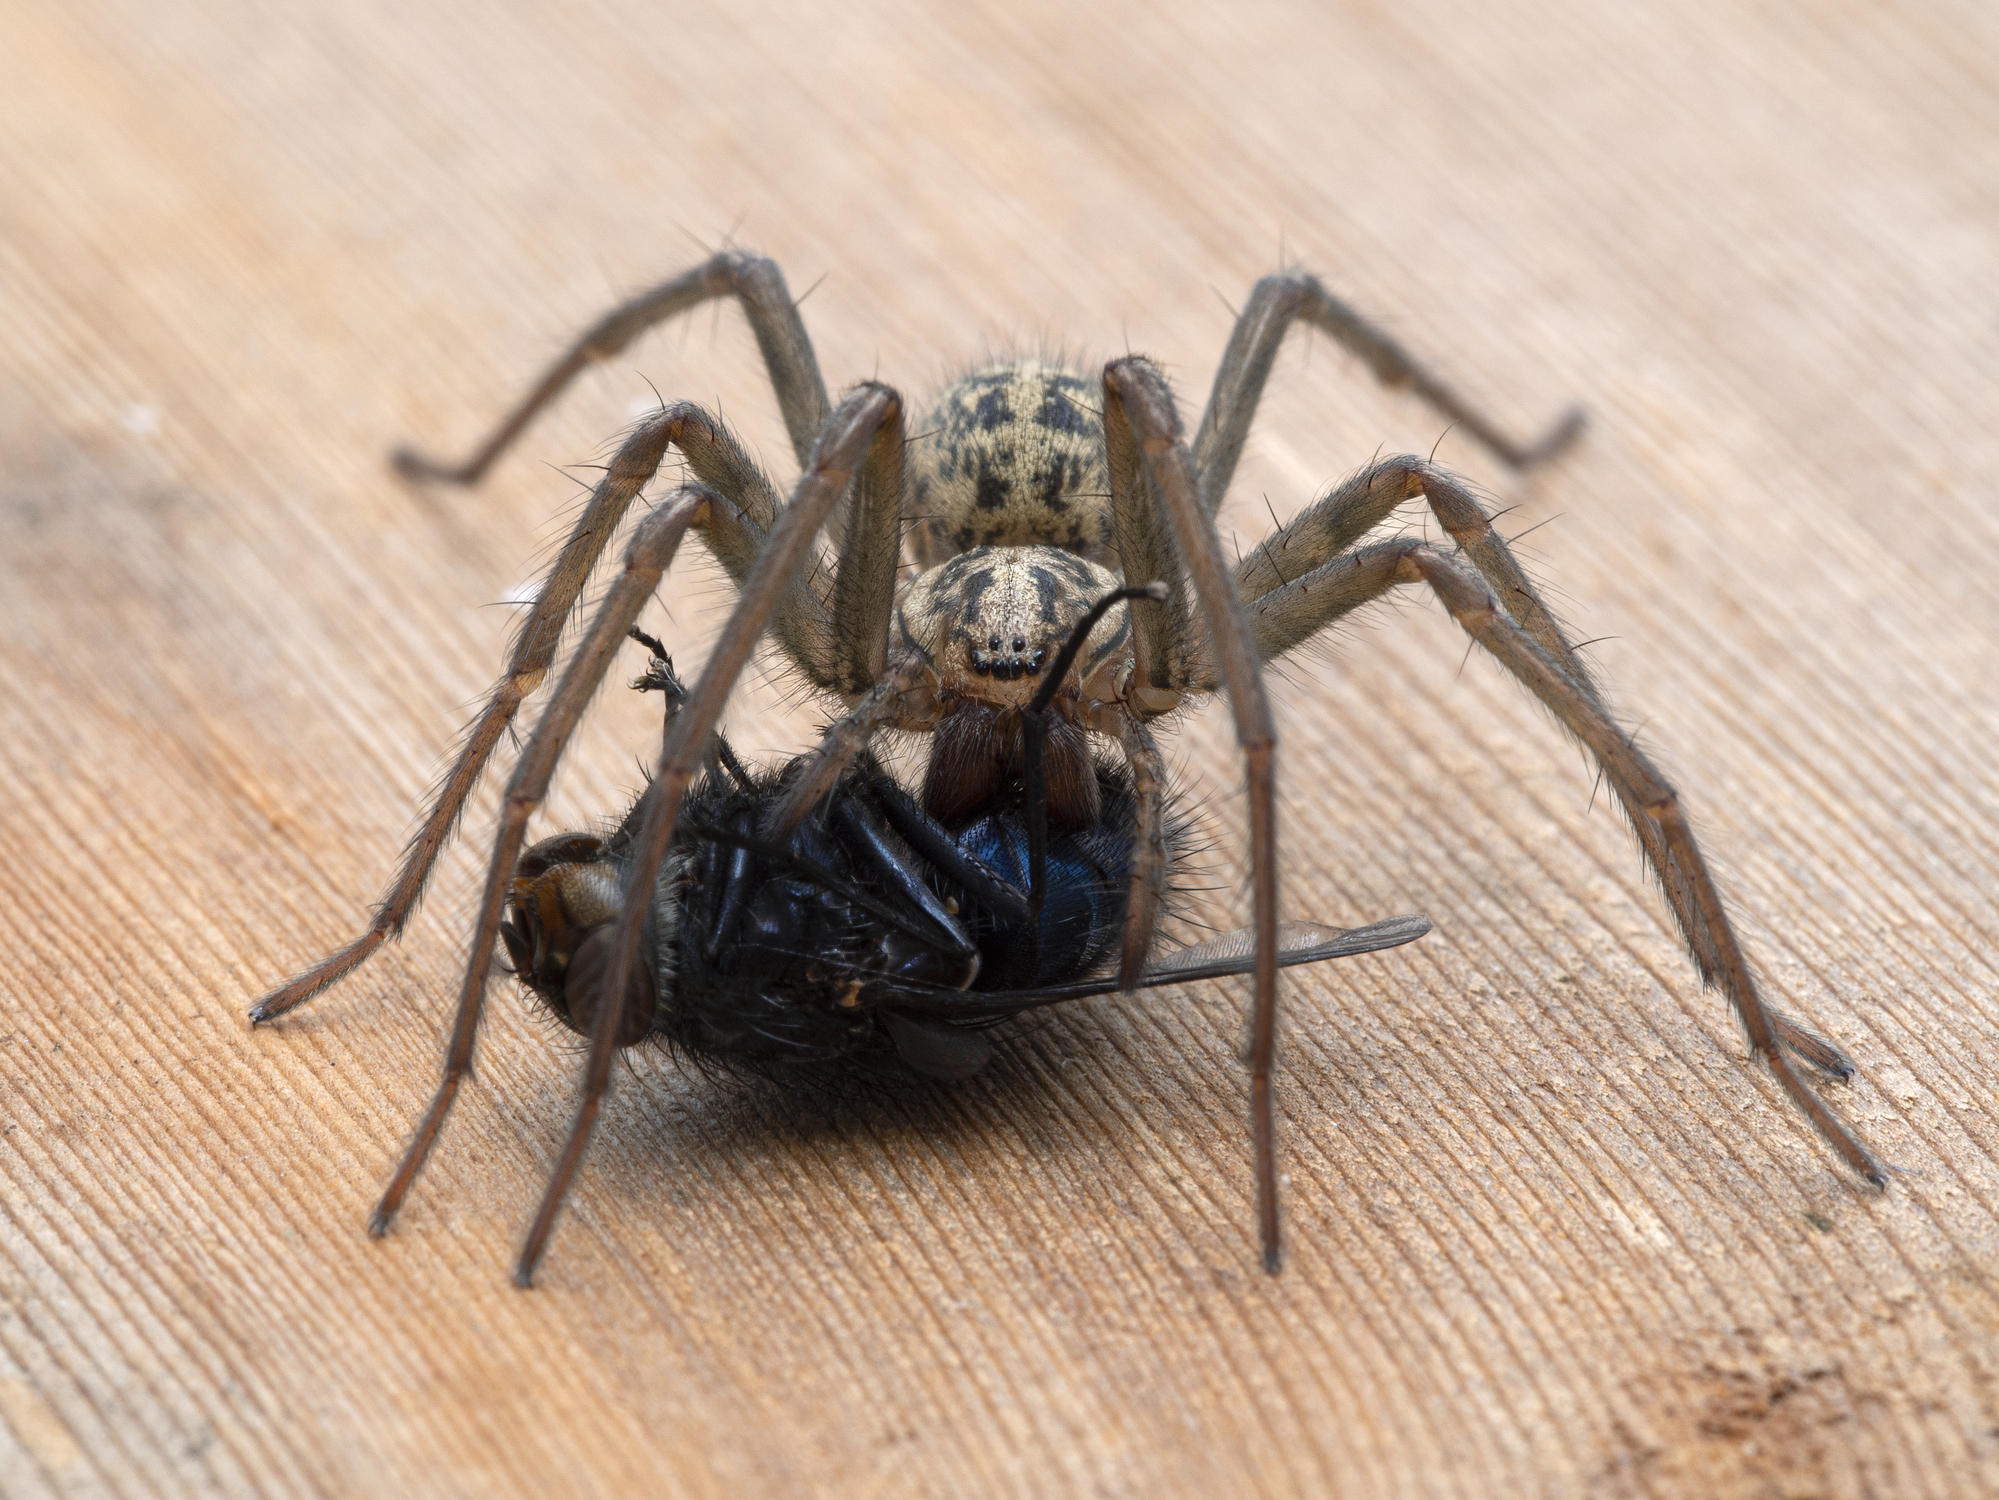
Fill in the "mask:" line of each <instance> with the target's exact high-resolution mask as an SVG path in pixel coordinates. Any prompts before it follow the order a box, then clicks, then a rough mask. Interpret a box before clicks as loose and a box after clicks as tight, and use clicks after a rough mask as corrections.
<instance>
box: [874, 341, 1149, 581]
mask: <svg viewBox="0 0 1999 1500" xmlns="http://www.w3.org/2000/svg"><path fill="white" fill-rule="evenodd" d="M1102 406H1103V391H1102V388H1101V386H1099V385H1097V384H1095V383H1093V382H1091V381H1089V380H1087V379H1085V378H1084V377H1083V376H1081V375H1078V374H1076V373H1074V372H1073V371H1070V370H1064V369H1061V368H1059V367H1057V366H1054V365H1045V364H1042V363H1040V362H1039V361H1036V360H1025V361H1022V362H1020V363H1018V364H1010V365H997V366H994V367H993V368H991V369H985V370H979V371H976V372H974V373H973V374H970V375H967V376H965V377H964V378H963V379H961V380H959V381H957V382H955V383H954V384H952V385H950V386H949V387H947V388H946V389H945V391H944V393H943V394H942V395H941V396H939V397H938V398H937V403H936V405H935V406H933V407H932V408H931V410H930V413H929V415H928V417H927V419H926V420H925V421H924V423H923V424H922V426H921V427H920V428H919V429H918V431H919V432H920V433H921V434H922V436H920V437H919V438H917V439H916V440H914V441H913V442H911V444H910V447H909V490H908V495H909V513H908V517H907V519H908V521H909V523H910V532H909V535H910V546H911V549H912V550H913V551H914V553H915V555H916V558H917V561H918V562H920V563H921V564H923V565H924V566H925V567H934V566H935V565H936V564H938V563H941V562H943V561H945V560H946V559H947V558H949V557H951V556H953V555H954V554H956V553H960V552H965V551H969V550H970V549H971V548H973V547H1028V546H1043V547H1060V548H1061V549H1062V550H1063V551H1065V552H1075V553H1080V554H1081V555H1083V556H1084V557H1088V558H1092V559H1094V560H1096V561H1098V562H1103V561H1107V560H1109V558H1110V557H1111V556H1112V555H1113V549H1112V535H1111V517H1110V509H1109V494H1110V481H1109V479H1108V477H1107V476H1106V473H1105V469H1104V424H1103V417H1102V414H1101V409H1102Z"/></svg>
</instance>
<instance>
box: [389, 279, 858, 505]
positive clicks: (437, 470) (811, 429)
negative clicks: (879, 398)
mask: <svg viewBox="0 0 1999 1500" xmlns="http://www.w3.org/2000/svg"><path fill="white" fill-rule="evenodd" d="M717 297H734V298H735V299H736V301H737V302H738V303H739V304H741V306H742V309H743V313H744V315H745V316H746V317H748V319H749V321H750V331H751V332H752V333H754V334H755V335H756V340H757V348H758V349H759V350H761V351H762V353H763V358H764V368H765V369H766V370H768V371H769V372H770V383H771V385H772V387H773V388H774V389H775V390H776V392H777V404H778V407H779V408H780V410H782V411H783V413H784V425H785V428H786V430H787V431H788V432H789V433H790V435H791V448H792V452H793V453H794V454H796V455H797V458H798V462H799V463H800V464H801V465H803V464H804V463H805V461H806V458H807V456H808V455H809V454H810V453H811V452H812V445H813V444H814V443H815V442H817V441H818V438H819V434H820V433H821V432H822V431H823V430H824V429H825V426H826V420H827V418H828V417H829V416H830V415H831V413H832V410H833V403H832V402H830V401H828V400H827V399H826V381H825V379H824V378H823V377H822V376H821V375H820V373H819V361H818V358H817V357H816V356H815V355H814V354H813V352H812V340H811V338H810V337H809V336H808V335H807V334H806V332H805V323H804V320H803V319H801V318H800V317H799V316H798V305H797V304H796V303H795V302H793V301H792V300H791V291H790V289H789V288H788V287H787V286H786V285H785V282H784V273H783V272H782V271H780V270H779V269H778V267H777V262H776V261H772V260H766V259H765V258H764V257H763V256H761V255H746V254H744V253H743V252H742V251H740V250H724V251H722V252H721V253H720V254H718V255H714V256H711V257H710V258H709V259H707V260H705V261H703V262H702V263H701V264H700V265H698V266H695V267H693V268H692V269H691V270H686V271H682V272H681V273H680V274H679V275H678V276H674V277H670V278H669V279H668V280H666V281H663V282H661V283H660V284H659V285H658V286H656V287H653V288H651V289H650V290H648V291H644V292H641V293H639V294H638V295H637V296H636V297H633V298H631V299H630V300H629V301H626V302H622V303H620V304H619V305H618V306H616V307H614V308H612V309H611V310H610V311H609V312H608V313H606V314H604V316H603V317H601V318H599V319H598V320H597V321H596V322H595V323H594V324H592V325H591V326H590V328H589V329H588V330H586V331H585V332H584V333H583V335H582V336H581V337H580V338H578V339H577V340H576V342H575V343H574V344H572V345H570V347H569V349H568V351H567V352H566V353H564V354H563V356H562V357H561V358H560V359H558V360H557V361H556V362H555V363H554V364H552V365H550V366H549V367H548V369H547V370H546V371H545V372H544V373H543V375H542V377H541V379H540V380H538V381H536V382H535V384H534V387H533V389H532V390H530V391H529V392H528V393H527V395H526V396H524V397H522V398H521V400H520V402H519V403H518V404H517V405H516V406H515V407H514V409H513V410H512V411H511V412H509V413H508V414H507V415H506V416H505V417H504V418H503V419H502V420H501V422H500V425H499V426H498V427H496V428H495V429H494V430H493V432H492V433H491V434H490V435H489V436H488V437H487V439H486V441H485V442H483V443H481V444H480V445H479V447H478V449H477V450H476V451H475V452H474V453H473V455H472V456H471V457H470V458H468V459H466V460H465V461H464V462H463V463H459V464H446V463H440V462H438V461H437V460H436V459H433V458H427V457H425V456H424V455H423V454H421V453H418V452H416V451H415V450H413V449H410V448H398V449H397V450H396V451H395V453H394V455H393V458H394V462H395V466H396V468H397V470H398V471H399V472H401V473H402V474H403V475H404V476H405V477H406V478H410V479H433V480H443V481H445V482H447V483H450V484H477V483H478V482H479V481H480V480H481V479H483V478H484V477H485V474H486V470H487V469H489V468H491V467H492V465H493V461H494V460H495V459H497V458H498V457H499V456H500V455H501V454H502V453H504V452H505V451H506V450H507V448H508V446H509V445H510V444H512V442H513V440H514V439H515V438H516V437H518V436H520V434H521V430H522V429H523V428H525V427H526V426H527V425H528V423H529V422H531V421H533V420H534V418H535V416H536V415H537V414H538V413H539V412H540V411H541V409H542V408H543V407H545V406H547V405H548V404H549V403H550V402H552V401H554V400H555V398H556V397H557V396H559V395H561V394H562V392H563V389H564V388H565V387H566V386H567V385H568V384H569V382H570V381H572V380H574V379H575V378H576V377H577V375H579V374H580V373H582V371H584V370H585V369H587V368H588V367H589V366H591V365H593V364H596V363H598V362H599V361H601V360H606V359H610V358H611V357H612V356H614V355H616V354H619V353H621V352H622V351H623V350H624V348H625V346H626V345H627V344H629V343H630V342H631V341H632V340H633V339H635V338H637V337H638V336H639V335H640V334H641V333H643V332H645V331H646V330H647V329H648V328H651V327H653V326H654V325H655V324H658V323H663V322H665V321H666V320H667V319H668V318H671V317H675V316H677V315H679V314H680V313H683V312H687V311H689V310H690V309H692V308H695V307H698V306H700V305H701V304H702V303H703V302H708V301H712V300H713V299H714V298H717Z"/></svg>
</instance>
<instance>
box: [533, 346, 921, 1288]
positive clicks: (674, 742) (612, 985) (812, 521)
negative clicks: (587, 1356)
mask: <svg viewBox="0 0 1999 1500" xmlns="http://www.w3.org/2000/svg"><path fill="white" fill-rule="evenodd" d="M902 447H903V421H902V400H901V398H900V397H899V396H897V395H896V393H895V392H894V391H892V390H890V389H889V388H888V387H887V386H884V385H879V384H875V383H872V382H870V383H867V384H863V385H861V386H859V387H857V388H856V389H855V390H854V391H853V392H852V394H850V395H849V396H848V397H847V398H846V400H844V401H843V402H841V404H840V406H839V408H838V409H837V410H836V411H835V412H834V413H833V415H832V417H831V418H830V419H829V420H828V422H827V424H826V430H825V432H824V433H823V434H822V435H821V437H820V439H819V441H818V443H817V445H816V446H815V447H814V448H813V450H812V456H811V460H810V461H809V462H808V463H807V465H806V467H805V473H804V474H803V475H802V476H800V478H799V481H798V485H797V488H796V489H794V490H793V492H792V497H791V502H790V503H789V504H788V505H786V506H785V508H784V510H783V512H782V513H781V514H780V515H779V516H778V518H777V524H776V525H775V526H773V527H772V528H771V530H770V533H769V535H768V536H767V537H766V538H765V540H764V544H763V546H762V548H761V550H760V551H759V552H758V554H757V558H756V562H755V564H754V566H752V567H751V568H750V569H749V571H748V574H747V576H745V577H744V578H743V580H742V596H741V597H740V598H739V599H738V600H737V601H736V607H735V610H734V611H733V612H732V613H731V614H730V616H729V620H728V623H727V625H726V626H724V627H723V630H722V634H721V636H720V637H719V638H718V639H717V641H716V643H715V647H714V650H713V651H712V652H711V653H710V654H709V657H708V661H707V663H706V665H705V666H703V668H702V671H701V678H700V681H699V682H697V683H696V684H695V686H694V690H693V692H691V693H690V694H689V695H688V697H687V701H686V703H685V704H683V705H682V706H681V708H680V710H679V712H677V713H676V714H675V715H674V716H673V720H672V722H671V723H670V724H668V726H667V730H666V741H665V745H664V747H663V748H662V750H661V752H660V760H659V769H658V772H657V774H656V775H655V776H654V778H653V788H652V793H651V805H650V806H649V807H648V809H647V811H646V816H645V820H644V822H643V823H642V824H641V825H640V829H639V834H638V838H637V840H636V842H635V844H634V846H633V850H632V861H631V868H630V872H629V874H628V875H627V877H626V885H625V893H624V908H623V910H622V911H621V912H620V914H619V916H618V918H617V927H616V928H615V931H614V935H613V938H612V942H611V948H610V952H611V957H610V962H609V963H608V965H607V966H606V968H605V973H604V979H603V984H602V987H601V989H600V997H599V1000H598V1003H597V1005H596V1009H595V1012H594V1015H593V1025H592V1029H591V1036H590V1052H589V1058H588V1060H587V1062H586V1063H585V1065H584V1072H583V1090H582V1097H581V1098H580V1099H579V1101H578V1103H577V1110H576V1118H575V1120H574V1122H573V1123H572V1124H571V1126H570V1131H569V1139H568V1140H567V1142H565V1143H564V1146H563V1149H562V1155H561V1157H560V1158H559V1159H558V1161H557V1163H556V1168H555V1171H554V1173H553V1174H552V1175H551V1176H550V1179H549V1183H548V1188H547V1191H546V1192H545V1193H544V1195H543V1197H542V1202H541V1208H540V1210H539V1211H538V1212H537V1213H536V1215H535V1220H534V1224H533V1226H532V1227H531V1228H530V1229H529V1230H528V1237H527V1242H526V1243H525V1244H524V1245H523V1246H522V1248H521V1256H520V1261H519V1263H518V1265H517V1266H516V1268H515V1271H514V1281H515V1283H516V1284H517V1285H519V1286H523V1287H525V1286H527V1285H529V1284H530V1283H531V1282H532V1280H533V1277H534V1268H535V1266H536V1264H537V1263H538V1262H539V1261H540V1259H541V1255H542V1251H543V1250H544V1249H545V1248H546V1247H547V1244H548V1238H549V1235H550V1234H551V1233H552V1232H553V1230H554V1227H555V1218H556V1215H557V1214H558V1213H559V1212H560V1211H561V1208H562V1200H563V1198H564V1197H565V1196H566V1195H567V1193H568V1191H569V1183H570V1180H571V1179H572V1178H573V1177H574V1176H575V1173H576V1168H577V1166H578V1165H579V1163H580V1162H581V1161H582V1159H583V1151H584V1148H585V1147H586V1146H587V1145H588V1144H589V1140H590V1132H591V1129H592V1127H593V1126H594V1125H595V1123H596V1119H597V1111H598V1109H599V1107H600V1105H601V1104H602V1101H603V1096H604V1093H605V1091H606V1090H607V1089H609V1087H610V1082H611V1056H612V1053H613V1052H614V1051H615V1050H616V1046H617V1039H618V1033H619V1022H620V1017H621V1012H622V1010H623V1008H624V1006H625V1004H626V1003H627V990H628V989H629V987H630V980H631V976H632V975H633V974H634V973H635V972H636V971H637V968H638V950H639V939H640V936H641V933H642V931H643V929H644V926H645V918H646V911H647V909H648V907H649V905H650V904H651V899H652V894H653V889H654V886H655V883H656V882H657V880H658V877H659V870H660V866H661V864H662V863H663V862H664V861H665V858H666V849H667V845H668V843H669V842H670V841H671V840H672V838H673V827H674V823H675V822H676V821H677V819H678V818H679V815H680V803H681V799H682V797H683V796H684V795H685V794H686V791H687V786H688V783H689V782H691V781H692V780H693V779H694V776H695V774H696V773H697V772H698V771H699V770H700V769H701V764H702V760H703V758H704V756H705V753H706V749H707V745H708V741H709V738H710V737H711V736H712V735H713V734H714V731H715V726H716V724H717V722H718V721H719V720H720V719H721V716H722V707H723V705H724V703H726V702H727V700H728V696H729V692H730V690H731V689H732V688H733V687H734V686H735V684H736V679H737V678H738V677H740V676H741V675H742V671H743V668H744V666H746V665H747V664H748V662H749V659H750V654H751V653H752V652H753V651H754V650H755V649H756V645H757V642H758V641H759V640H760V639H761V638H762V636H763V633H764V630H765V627H766V626H768V625H770V624H771V623H772V618H773V616H774V615H775V614H776V613H777V611H778V606H779V604H780V603H781V602H782V601H783V600H784V599H785V598H786V597H787V596H789V595H790V593H791V592H792V591H793V590H794V589H795V588H796V587H797V586H798V577H799V574H800V572H801V570H803V569H804V567H805V566H806V564H807V563H808V561H809V559H810V558H811V556H812V553H813V549H814V544H815V541H816V539H817V537H818V535H819V531H820V528H821V527H823V526H824V525H825V523H826V518H827V516H828V515H830V514H831V513H832V510H833V507H834V506H835V504H837V503H838V501H839V500H840V497H841V496H842V495H843V494H844V493H845V492H846V490H847V487H848V485H849V483H850V482H851V481H853V480H854V479H855V477H856V476H857V475H860V476H861V478H862V487H863V489H866V488H868V487H870V486H872V485H877V484H881V483H885V482H886V481H887V478H888V476H889V475H890V474H892V473H894V472H899V468H898V466H899V465H900V463H901V454H902ZM621 635H622V632H621Z"/></svg>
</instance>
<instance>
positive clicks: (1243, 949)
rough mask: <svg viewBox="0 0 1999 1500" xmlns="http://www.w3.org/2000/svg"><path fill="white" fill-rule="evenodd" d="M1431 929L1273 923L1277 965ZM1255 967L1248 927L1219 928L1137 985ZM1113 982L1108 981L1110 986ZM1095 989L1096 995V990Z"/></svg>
mask: <svg viewBox="0 0 1999 1500" xmlns="http://www.w3.org/2000/svg"><path fill="white" fill-rule="evenodd" d="M1429 930H1430V919H1429V918H1428V917H1389V918H1388V919H1387V920H1385V921H1381V922H1372V923H1369V924H1368V925H1367V926H1366V927H1324V926H1321V925H1320V924H1319V923H1317V922H1279V923H1278V924H1277V967H1278V968H1280V969H1288V968H1290V967H1291V966H1292V965H1293V964H1316V963H1320V962H1322V961H1323V960H1325V959H1328V958H1351V957H1352V956H1353V955H1354V954H1356V953H1378V952H1380V951H1381V950H1382V949H1383V948H1400V947H1401V946H1402V945H1403V944H1404V943H1413V942H1415V941H1416V939H1418V938H1419V937H1421V936H1422V935H1423V934H1424V933H1426V932H1428V931H1429ZM1255 967H1256V933H1255V931H1254V930H1253V929H1251V928H1248V927H1238V928H1237V929H1236V930H1235V931H1234V932H1226V933H1223V934H1222V935H1221V936H1220V937H1218V938H1213V939H1210V940H1209V941H1208V942H1205V943H1196V944H1195V945H1194V946H1193V947H1191V948H1182V949H1180V950H1179V951H1178V952H1175V953H1168V954H1166V955H1165V956H1164V957H1163V958H1160V959H1158V960H1156V961H1155V962H1153V963H1152V964H1151V965H1150V966H1149V967H1148V968H1147V969H1146V971H1145V977H1144V978H1142V979H1140V980H1139V982H1138V983H1139V988H1141V989H1148V990H1149V989H1151V988H1152V987H1153V986H1155V985H1161V984H1187V983H1189V982H1191V981H1193V980H1196V979H1220V978H1222V977H1223V976H1224V975H1227V974H1247V973H1249V972H1250V971H1251V970H1252V969H1254V968H1255ZM1116 987H1117V986H1116V985H1112V986H1111V988H1113V989H1115V988H1116ZM1096 993H1098V994H1101V993H1103V991H1101V990H1099V991H1096Z"/></svg>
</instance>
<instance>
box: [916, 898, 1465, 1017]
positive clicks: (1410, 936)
mask: <svg viewBox="0 0 1999 1500" xmlns="http://www.w3.org/2000/svg"><path fill="white" fill-rule="evenodd" d="M1429 930H1430V921H1429V918H1427V917H1389V918H1388V919H1387V920H1386V921H1382V922H1371V923H1369V924H1368V925H1367V926H1365V927H1324V926H1321V925H1320V924H1319V923H1317V922H1279V923H1278V924H1277V966H1278V967H1279V968H1280V969H1288V968H1291V967H1292V966H1293V965H1295V964H1316V963H1321V962H1323V961H1324V960H1326V959H1329V958H1351V957H1352V956H1353V955H1354V954H1356V953H1378V952H1380V951H1381V950H1382V949H1383V948H1399V947H1401V946H1402V945H1403V944H1404V943H1413V942H1415V941H1416V939H1417V938H1419V937H1421V936H1422V935H1423V934H1424V933H1426V932H1428V931H1429ZM1255 967H1256V933H1255V931H1254V930H1253V929H1251V928H1248V927H1242V928H1238V929H1237V930H1236V931H1234V932H1229V933H1224V934H1223V935H1222V936H1220V937H1218V938H1212V939H1210V940H1209V941H1208V942H1205V943H1196V944H1195V945H1194V946H1193V947H1191V948H1181V949H1179V950H1178V951H1176V952H1173V953H1168V954H1166V955H1164V956H1163V957H1161V958H1158V959H1156V960H1154V961H1153V963H1152V964H1151V965H1150V966H1149V967H1148V968H1147V969H1146V971H1145V975H1144V977H1143V978H1141V979H1140V980H1139V982H1138V987H1139V988H1140V989H1145V990H1149V989H1155V988H1157V987H1158V986H1160V985H1162V984H1191V983H1192V982H1193V981H1195V980H1197V979H1221V978H1224V977H1226V976H1228V975H1230V974H1247V973H1249V972H1250V971H1251V970H1253V969H1254V968H1255ZM1117 990H1118V982H1117V976H1116V975H1111V976H1109V977H1104V976H1098V977H1096V978H1093V979H1077V980H1072V981H1071V982H1069V983H1068V984H1051V985H1047V986H1045V987H1043V988H1041V989H1037V990H985V991H979V990H959V991H955V992H953V993H951V994H949V995H936V996H929V997H926V999H928V1000H929V1001H930V1002H931V1006H934V1007H935V1008H936V1010H937V1012H938V1013H939V1014H947V1013H948V1014H949V1015H950V1016H951V1017H952V1019H954V1020H968V1021H969V1020H975V1019H988V1018H990V1019H997V1018H999V1017H1001V1016H1008V1015H1013V1014H1014V1013H1016V1012H1018V1011H1023V1010H1030V1009H1032V1008H1033V1007H1035V1006H1037V1005H1054V1004H1056V1003H1058V1002H1060V1001H1063V1000H1081V999H1083V998H1085V997H1086V996H1090V995H1110V994H1115V993H1116V992H1117ZM931 1006H925V1007H923V1008H926V1009H928V1008H931Z"/></svg>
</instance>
